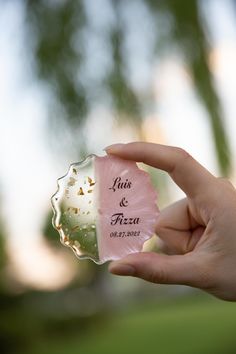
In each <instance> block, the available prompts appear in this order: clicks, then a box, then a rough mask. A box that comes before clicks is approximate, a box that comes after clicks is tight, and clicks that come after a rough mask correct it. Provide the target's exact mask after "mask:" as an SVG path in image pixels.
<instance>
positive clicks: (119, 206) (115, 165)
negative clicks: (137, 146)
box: [52, 155, 159, 264]
mask: <svg viewBox="0 0 236 354" xmlns="http://www.w3.org/2000/svg"><path fill="white" fill-rule="evenodd" d="M156 199H157V195H156V192H155V190H154V188H153V186H152V184H151V180H150V176H149V175H148V173H147V172H145V171H143V170H140V169H139V168H138V166H137V165H136V163H135V162H133V161H128V160H123V159H121V158H118V157H115V156H112V155H107V156H103V157H99V156H96V155H89V156H88V157H87V158H86V159H85V160H83V161H82V162H78V163H74V164H72V165H71V166H70V168H69V171H68V173H67V174H66V175H65V176H63V177H61V178H59V179H58V190H57V192H56V193H55V194H54V195H53V197H52V206H53V211H54V216H53V226H54V227H55V228H56V229H57V230H58V231H59V233H60V239H61V242H62V243H63V244H64V245H65V246H68V247H70V248H71V249H72V250H73V251H74V253H75V254H76V256H77V257H78V258H79V259H84V258H89V259H92V260H93V261H94V262H95V263H97V264H102V263H104V262H106V261H109V260H117V259H120V258H122V257H124V256H126V255H128V254H130V253H134V252H140V251H141V250H142V247H143V244H144V242H145V241H146V240H148V239H149V238H151V237H152V236H153V235H154V232H155V224H156V220H157V217H158V214H159V210H158V207H157V205H156Z"/></svg>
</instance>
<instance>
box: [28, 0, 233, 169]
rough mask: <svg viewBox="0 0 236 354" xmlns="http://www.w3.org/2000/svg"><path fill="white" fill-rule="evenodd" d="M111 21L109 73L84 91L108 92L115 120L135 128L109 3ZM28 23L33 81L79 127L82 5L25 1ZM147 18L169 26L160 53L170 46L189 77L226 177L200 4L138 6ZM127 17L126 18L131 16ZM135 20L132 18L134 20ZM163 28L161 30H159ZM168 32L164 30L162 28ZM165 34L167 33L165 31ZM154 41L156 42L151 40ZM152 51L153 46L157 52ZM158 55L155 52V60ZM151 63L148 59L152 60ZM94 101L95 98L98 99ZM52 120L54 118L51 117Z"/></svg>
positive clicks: (134, 105) (118, 23) (147, 0)
mask: <svg viewBox="0 0 236 354" xmlns="http://www.w3.org/2000/svg"><path fill="white" fill-rule="evenodd" d="M108 3H109V5H110V6H111V8H112V10H113V13H114V14H115V15H114V18H115V20H114V23H113V25H112V26H110V29H109V31H110V33H109V35H108V36H107V37H106V39H105V40H106V41H108V42H109V46H108V47H109V48H110V51H111V54H112V55H111V57H112V66H111V70H110V69H109V68H107V77H106V78H105V79H104V80H101V82H100V83H99V84H98V83H97V82H94V83H93V82H90V85H89V86H90V88H91V87H93V89H94V86H98V91H100V92H104V90H105V92H108V93H109V95H111V97H112V103H113V109H114V111H115V112H116V113H117V117H118V119H122V118H124V117H125V119H129V120H130V121H131V122H135V124H137V125H139V123H140V120H141V118H142V115H143V112H142V109H143V106H144V105H145V102H143V101H142V100H141V97H140V96H139V94H138V93H137V91H136V90H135V89H134V88H133V87H132V86H131V85H130V82H129V77H128V75H127V74H125V65H126V60H127V58H126V55H127V54H126V53H124V41H125V38H126V33H125V29H124V26H123V23H122V18H121V11H120V9H121V8H122V7H123V8H125V7H126V6H127V5H126V2H124V1H120V2H118V1H109V2H108ZM26 4H27V10H28V19H29V23H30V26H31V29H33V30H32V33H35V36H34V43H35V46H34V54H35V58H36V63H37V68H38V74H39V77H40V78H42V79H44V80H45V81H46V82H48V83H49V84H50V87H51V90H52V92H53V93H54V96H55V98H56V101H57V104H58V105H60V107H61V108H63V110H64V113H62V116H63V118H65V119H66V120H67V122H68V124H69V125H73V126H76V125H81V123H82V122H83V121H84V120H85V119H86V116H87V113H88V111H89V109H90V106H91V105H92V104H93V103H94V102H93V95H91V92H89V90H88V89H87V88H86V87H85V86H86V85H84V83H83V80H82V79H81V77H82V76H83V75H82V74H83V65H84V61H85V57H84V51H85V45H86V43H88V42H89V41H90V37H89V31H86V30H87V28H88V26H89V19H88V16H87V14H86V10H85V2H84V1H82V0H68V1H59V2H51V1H49V2H47V1H43V0H40V1H29V0H28V1H27V2H26ZM142 4H144V5H145V6H146V7H148V8H149V10H150V14H151V16H153V18H154V21H155V20H156V28H155V31H156V32H157V33H158V31H159V32H160V33H162V31H163V29H161V30H160V29H159V28H158V21H157V18H158V16H159V17H160V16H161V17H162V18H163V19H164V21H166V22H170V25H171V26H170V37H169V39H170V40H169V41H166V45H165V47H168V50H169V51H171V47H172V46H174V48H176V46H177V47H178V48H179V51H180V52H181V54H182V55H183V56H184V58H185V61H186V65H187V66H188V68H189V70H190V73H191V75H192V78H193V81H194V84H195V89H196V92H197V94H198V96H199V98H200V100H201V101H202V103H203V105H204V106H205V108H206V110H207V112H208V116H209V122H210V126H211V128H212V134H213V138H214V142H215V147H216V153H217V157H218V161H219V166H220V169H221V172H222V173H224V174H229V172H230V148H229V143H228V140H227V135H226V132H225V128H224V123H223V119H222V110H221V106H220V102H219V99H218V96H217V93H216V91H215V88H214V84H213V79H212V76H211V72H210V70H209V65H208V54H209V50H210V46H209V43H208V41H207V34H206V29H205V28H204V21H203V19H202V17H201V12H200V7H199V6H200V5H199V4H200V2H199V1H197V0H192V1H185V0H166V1H154V0H143V1H142ZM132 15H133V14H130V16H132ZM134 15H135V14H134ZM164 27H165V26H164ZM166 27H168V26H166ZM168 28H169V27H168ZM156 40H157V41H158V40H159V37H158V36H157V38H156ZM157 48H158V46H157ZM158 54H160V53H159V52H158V53H157V55H158ZM153 59H154V58H153ZM98 100H99V94H98ZM56 118H57V119H58V118H59V116H58V115H57V116H56Z"/></svg>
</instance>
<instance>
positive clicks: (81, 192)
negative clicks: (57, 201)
mask: <svg viewBox="0 0 236 354" xmlns="http://www.w3.org/2000/svg"><path fill="white" fill-rule="evenodd" d="M77 194H78V195H84V191H83V188H82V187H80V189H79V191H78V193H77Z"/></svg>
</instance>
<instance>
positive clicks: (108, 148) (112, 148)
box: [103, 143, 125, 153]
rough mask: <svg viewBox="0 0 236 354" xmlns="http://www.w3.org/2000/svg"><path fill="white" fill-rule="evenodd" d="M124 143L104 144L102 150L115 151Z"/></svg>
mask: <svg viewBox="0 0 236 354" xmlns="http://www.w3.org/2000/svg"><path fill="white" fill-rule="evenodd" d="M124 145H125V144H121V143H119V144H112V145H109V146H106V147H105V148H104V149H103V150H105V151H106V152H109V153H110V152H115V151H117V150H118V151H119V149H120V148H122V147H123V146H124Z"/></svg>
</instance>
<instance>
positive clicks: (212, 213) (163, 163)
mask: <svg viewBox="0 0 236 354" xmlns="http://www.w3.org/2000/svg"><path fill="white" fill-rule="evenodd" d="M105 150H106V152H107V153H108V154H114V155H117V156H119V157H121V158H124V159H128V160H134V161H137V162H144V163H146V164H147V165H150V166H153V167H156V168H159V169H161V170H164V171H166V172H168V173H169V175H170V176H171V178H172V179H173V180H174V181H175V183H176V184H177V185H178V186H179V187H180V188H181V189H182V190H183V191H184V192H185V194H186V198H185V199H183V200H180V201H178V202H177V203H174V204H173V205H171V206H169V207H168V208H166V209H164V210H163V211H161V213H160V216H159V218H158V221H157V225H156V233H157V234H158V236H159V237H160V238H161V239H162V241H163V242H164V244H165V245H166V248H167V249H168V251H169V253H170V254H171V255H170V254H169V255H167V254H159V253H153V252H140V253H134V254H130V255H128V256H127V257H125V258H123V259H121V260H119V261H115V262H112V263H110V265H109V270H110V272H111V273H113V274H118V275H131V276H135V277H139V278H142V279H145V280H147V281H150V282H154V283H161V284H183V285H189V286H192V287H196V288H200V289H203V290H205V291H207V292H209V293H211V294H213V295H215V296H217V297H219V298H221V299H224V300H230V301H236V190H235V188H234V187H233V186H232V184H231V183H230V182H229V181H227V180H225V179H221V178H216V177H214V176H213V175H212V174H210V172H208V171H207V170H206V169H205V168H203V166H201V165H200V164H199V163H198V162H197V161H196V160H194V159H193V158H192V157H191V156H190V155H189V154H188V153H187V152H185V151H184V150H182V149H180V148H175V147H170V146H164V145H158V144H150V143H139V142H138V143H130V144H116V145H112V146H110V147H108V148H106V149H105Z"/></svg>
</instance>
